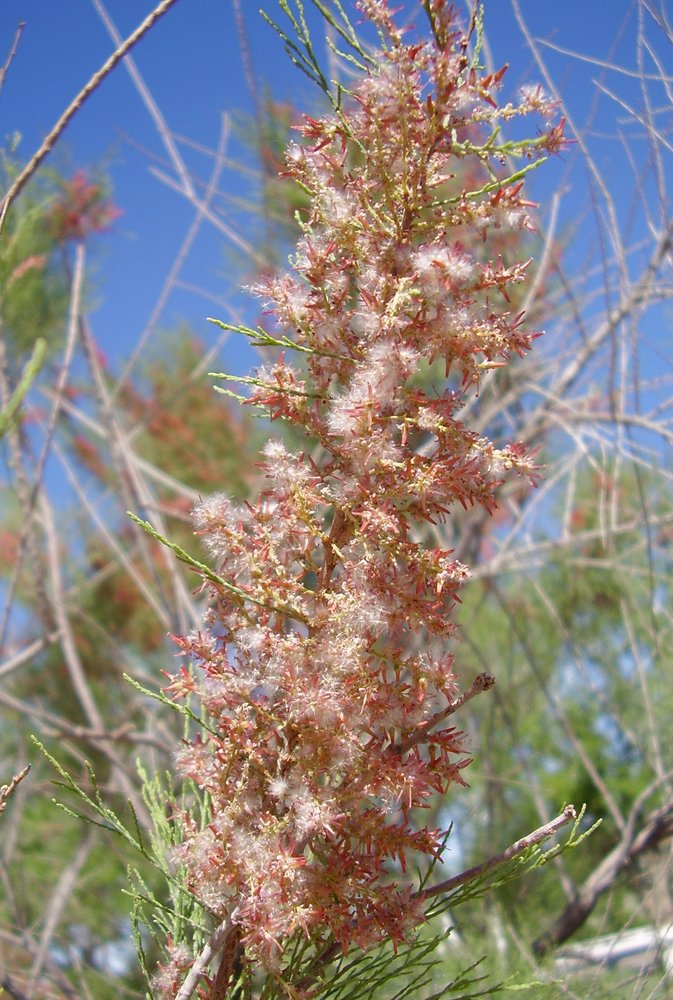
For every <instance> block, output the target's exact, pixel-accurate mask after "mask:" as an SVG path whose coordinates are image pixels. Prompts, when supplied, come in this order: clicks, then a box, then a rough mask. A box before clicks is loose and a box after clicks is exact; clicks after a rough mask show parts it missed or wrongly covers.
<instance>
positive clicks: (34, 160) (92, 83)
mask: <svg viewBox="0 0 673 1000" xmlns="http://www.w3.org/2000/svg"><path fill="white" fill-rule="evenodd" d="M174 3H176V0H161V3H160V4H158V5H157V6H156V7H155V8H154V10H153V11H152V12H151V13H150V14H148V16H147V17H146V18H145V20H144V21H143V22H142V24H140V25H138V27H137V28H136V29H135V31H133V32H132V33H131V34H130V35H129V36H128V38H127V39H126V40H125V41H124V42H122V44H121V45H120V46H119V47H118V48H117V49H116V51H115V52H113V53H112V55H111V56H110V57H109V58H108V59H106V61H105V62H104V63H103V65H102V66H101V68H100V69H99V70H97V71H96V72H95V73H94V75H93V76H92V77H91V79H90V80H89V82H88V83H87V84H86V86H84V87H83V88H82V89H81V90H80V92H79V94H77V96H76V97H75V99H74V100H73V101H72V102H71V103H70V104H69V105H68V107H67V108H66V110H65V111H64V112H63V114H62V115H61V117H60V118H59V120H58V121H57V122H56V124H55V125H54V127H53V128H52V130H51V132H49V134H48V135H47V137H46V138H45V140H44V142H43V143H42V145H41V146H40V148H39V149H38V150H37V152H36V153H34V154H33V156H32V157H31V159H30V160H29V161H28V163H27V164H26V166H25V167H24V168H23V170H22V171H21V172H20V173H19V175H18V176H17V177H16V179H15V180H14V181H13V183H12V185H11V187H10V188H9V190H8V192H7V194H6V195H5V196H4V198H3V199H2V202H0V233H2V228H3V226H4V222H5V218H6V216H7V212H8V211H9V206H10V205H11V203H12V201H13V200H14V199H15V198H16V196H17V195H18V194H19V193H20V192H21V190H22V189H23V187H24V186H25V184H26V183H27V181H28V180H29V179H30V178H31V177H32V176H33V174H34V173H35V171H36V170H37V168H38V167H39V166H40V164H41V163H42V161H43V160H44V159H45V157H47V156H48V155H49V153H50V152H51V150H52V149H53V148H54V144H55V143H56V141H57V139H58V138H59V136H60V135H61V133H62V132H63V130H64V129H65V128H66V126H67V125H68V123H69V121H70V120H71V118H72V117H73V116H74V115H75V114H77V112H78V111H79V109H80V108H81V107H82V105H83V104H84V102H85V101H86V100H87V98H89V97H90V96H91V94H93V92H94V91H95V90H96V88H97V87H99V86H100V84H101V83H102V82H103V80H104V79H105V77H106V76H107V75H108V73H110V72H111V71H112V70H113V69H114V68H115V66H116V65H117V63H118V62H119V61H120V60H121V59H123V58H124V56H125V55H126V53H127V52H130V50H131V49H132V48H133V46H134V45H136V44H137V42H139V41H140V39H141V38H142V37H143V35H145V34H146V33H147V32H148V31H149V30H150V28H151V27H153V25H154V24H156V22H157V21H158V20H159V18H160V17H162V16H163V15H164V14H165V13H166V12H167V11H168V10H169V9H170V8H171V7H172V6H173V4H174Z"/></svg>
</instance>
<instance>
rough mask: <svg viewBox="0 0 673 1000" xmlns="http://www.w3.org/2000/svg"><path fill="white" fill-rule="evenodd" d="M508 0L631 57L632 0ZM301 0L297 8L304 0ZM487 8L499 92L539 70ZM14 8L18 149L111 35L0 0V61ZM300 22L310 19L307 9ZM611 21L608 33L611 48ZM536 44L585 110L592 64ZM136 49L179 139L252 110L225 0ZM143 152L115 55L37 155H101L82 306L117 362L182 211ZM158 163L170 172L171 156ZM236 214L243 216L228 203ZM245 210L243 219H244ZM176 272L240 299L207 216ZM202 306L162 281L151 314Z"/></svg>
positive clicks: (250, 22) (205, 164)
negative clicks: (105, 205)
mask: <svg viewBox="0 0 673 1000" xmlns="http://www.w3.org/2000/svg"><path fill="white" fill-rule="evenodd" d="M241 4H242V7H243V10H244V16H245V20H246V28H247V32H248V35H249V38H250V46H251V51H252V58H253V63H254V70H255V74H256V75H257V77H258V78H259V79H261V80H262V81H265V82H266V84H267V85H268V86H269V87H270V88H271V91H272V93H273V94H274V95H275V96H278V97H282V98H287V99H288V100H291V101H293V102H295V103H296V104H297V105H298V106H299V107H309V108H310V107H311V106H312V105H314V102H315V94H313V93H311V90H310V84H309V83H308V81H307V80H306V79H305V78H304V77H303V76H302V75H301V74H300V73H299V72H298V71H297V70H296V69H295V68H294V67H293V66H291V65H290V63H289V61H288V60H287V58H286V56H285V54H284V52H283V49H282V45H281V44H280V42H279V41H278V39H277V38H276V36H275V35H274V33H273V32H272V31H271V30H270V29H269V27H268V26H267V25H266V24H265V23H264V22H263V21H262V19H261V17H260V16H259V14H258V3H257V0H252V2H251V0H241ZM153 6H154V4H151V3H148V2H147V0H108V2H107V8H108V13H109V15H110V17H111V18H112V19H113V21H114V23H115V24H116V26H117V29H118V30H119V33H120V34H121V35H122V36H124V37H125V36H126V35H127V34H128V33H130V31H131V30H132V29H133V28H134V27H135V26H136V25H137V24H138V23H140V21H141V20H142V19H143V17H144V16H145V15H146V14H147V13H148V12H149V10H151V9H152V7H153ZM265 6H266V9H267V10H269V11H270V12H272V13H273V14H274V15H275V16H278V5H277V2H276V0H265ZM347 6H348V5H347ZM407 6H408V7H413V4H410V3H408V4H407ZM520 6H521V10H522V12H523V15H524V17H525V19H526V21H527V23H528V25H529V27H530V30H531V32H532V33H533V34H534V35H536V36H538V37H540V38H542V39H544V40H548V41H552V42H554V43H555V44H558V45H560V46H562V47H567V48H572V49H575V50H579V51H581V52H583V53H585V54H587V55H591V56H598V57H601V58H605V57H608V56H610V58H614V59H615V60H618V59H623V61H624V62H626V63H630V64H631V65H632V67H633V68H635V62H634V60H635V57H634V55H633V51H632V50H633V44H632V38H633V35H634V32H635V21H634V16H633V6H634V5H633V4H632V3H631V2H630V0H596V2H593V3H587V2H586V0H566V2H565V3H563V4H551V3H542V2H540V0H520ZM307 8H311V4H310V2H308V3H307ZM486 11H487V17H486V27H487V34H488V39H489V44H490V46H491V48H492V51H493V57H494V61H495V63H496V64H498V65H499V64H501V63H502V62H504V61H507V62H509V63H510V70H509V73H508V78H507V79H508V81H509V82H508V84H507V86H506V87H505V95H513V92H514V90H515V88H516V86H518V85H519V84H520V83H523V82H526V81H531V80H537V79H538V78H539V73H538V71H537V70H536V68H535V67H534V65H533V62H532V58H531V55H530V52H529V51H528V49H527V48H526V45H525V42H524V39H523V37H522V35H521V32H520V31H519V29H518V27H517V25H516V22H515V18H514V14H513V11H512V7H511V5H510V0H489V2H487V5H486ZM421 19H422V16H421V17H419V21H420V20H421ZM19 20H22V21H25V22H26V26H25V29H24V32H23V35H22V38H21V42H20V45H19V50H18V53H17V55H16V58H15V60H14V62H13V64H12V66H11V68H10V70H9V73H8V76H7V79H6V82H5V87H4V89H3V91H2V93H1V94H0V108H1V111H2V114H1V118H0V120H1V121H2V133H3V137H5V138H6V137H7V136H10V135H12V134H13V133H14V132H19V133H20V134H21V137H22V138H21V144H20V146H19V152H20V154H21V156H22V157H23V158H27V157H28V156H29V155H30V154H31V153H32V152H33V150H34V149H35V148H36V147H37V146H38V145H39V143H40V141H41V140H42V138H43V136H44V134H45V133H46V132H47V131H48V130H49V129H50V128H51V126H52V125H53V123H54V122H55V121H56V119H57V118H58V116H59V115H60V113H61V112H62V111H63V109H64V107H65V106H66V105H67V104H68V103H69V101H70V100H71V99H72V98H73V96H74V95H75V94H76V93H77V92H78V90H79V89H80V88H81V87H82V85H83V84H84V83H85V82H86V81H87V80H88V78H89V77H90V76H91V74H92V73H93V72H94V71H95V70H96V69H97V68H98V67H99V66H100V65H101V64H102V63H103V61H104V60H105V59H106V58H107V56H108V55H109V54H110V52H111V51H112V49H113V47H114V46H113V43H112V41H111V39H110V37H109V35H108V34H107V31H106V29H105V27H104V25H103V23H102V20H101V18H100V16H99V14H98V13H97V11H96V9H95V6H94V0H49V2H45V0H4V2H3V17H2V21H1V23H0V59H1V60H2V61H3V62H4V58H5V55H4V54H5V53H6V52H7V51H8V49H9V46H10V43H11V39H12V37H13V34H14V31H15V27H16V24H17V22H18V21H19ZM312 22H313V23H314V24H316V25H317V23H318V22H317V19H316V17H315V16H313V17H312ZM620 31H621V32H622V38H621V42H620V43H618V46H617V49H616V51H615V52H613V53H612V54H611V47H612V46H613V42H614V39H615V38H616V37H618V36H619V34H620ZM316 37H319V33H318V31H316ZM547 55H548V57H549V60H550V66H551V68H552V70H553V72H554V75H555V78H556V80H557V82H558V83H559V85H560V86H561V88H562V91H563V94H564V97H565V99H566V100H567V101H568V103H569V105H570V107H571V109H572V110H573V113H574V114H576V115H577V117H578V120H579V121H581V122H583V121H584V119H585V118H586V116H587V114H588V113H589V111H590V105H591V100H592V94H593V92H594V91H593V88H592V83H591V80H592V78H594V77H596V76H597V75H598V73H599V70H598V69H597V67H596V66H594V65H589V64H586V63H583V62H578V61H577V60H575V59H571V58H569V57H568V56H564V55H562V54H556V53H553V52H550V51H549V50H547ZM134 58H135V59H136V61H137V65H138V67H139V69H140V71H141V73H142V75H143V77H144V79H145V82H146V83H147V85H148V87H149V89H150V90H151V92H152V95H153V96H154V98H155V100H156V102H157V104H158V105H159V107H160V108H161V110H162V113H163V115H164V117H165V119H166V122H167V124H168V127H169V128H170V129H171V130H172V131H173V132H175V133H177V134H178V135H180V136H185V137H187V138H188V139H189V140H191V141H192V142H193V143H196V144H199V145H201V146H203V147H205V148H206V149H212V148H213V147H214V146H215V145H216V143H217V140H218V135H219V129H220V125H221V116H222V112H223V111H224V112H228V113H231V114H234V115H236V114H237V113H238V112H240V111H241V110H242V111H243V112H246V113H250V110H251V102H250V95H249V93H248V91H247V87H246V82H245V74H244V70H243V65H242V61H241V56H240V51H239V43H238V38H237V34H236V29H235V23H234V16H233V11H232V4H231V0H178V3H177V4H176V5H175V6H174V7H173V8H172V9H171V10H170V11H169V12H168V14H167V15H166V16H165V17H164V18H163V19H162V20H161V21H160V22H159V23H158V24H157V25H156V26H155V28H154V29H153V30H152V31H151V32H150V34H149V35H147V36H146V37H145V38H144V39H143V40H142V41H141V42H140V44H139V45H138V47H137V48H136V49H135V50H134ZM604 105H605V102H604ZM614 111H615V108H614V107H613V108H612V111H610V108H607V110H605V111H602V112H599V116H598V124H599V126H600V127H601V128H602V130H603V131H604V132H610V131H612V132H613V133H614V122H613V120H612V119H610V121H609V122H608V117H606V116H609V115H610V114H612V115H613V117H614ZM595 141H596V143H597V146H598V150H599V156H602V157H603V160H604V163H605V170H606V176H608V177H609V182H610V183H611V184H612V185H613V186H614V187H615V188H616V189H617V190H621V189H622V187H624V185H628V183H629V180H628V177H627V173H626V172H625V168H624V165H623V163H622V162H620V161H616V160H615V157H614V155H613V152H611V150H612V147H611V145H610V144H609V143H607V141H605V142H604V140H602V139H600V138H597V139H596V140H595ZM601 143H603V144H604V146H605V148H604V150H603V151H601ZM179 148H180V150H181V153H182V154H183V155H184V158H185V161H186V163H187V166H188V168H189V170H190V171H193V173H194V176H195V177H196V178H199V179H200V180H202V181H205V180H206V179H207V176H208V172H209V169H210V165H211V162H212V160H211V158H210V157H209V156H208V155H207V154H204V153H201V152H198V151H195V150H193V149H190V148H188V147H187V146H186V145H184V144H179ZM228 150H229V153H230V155H231V156H233V157H234V158H238V159H241V158H244V156H245V153H244V150H243V148H242V147H241V145H240V143H239V141H238V139H237V138H236V137H235V136H233V135H232V136H231V138H230V142H229V146H228ZM153 157H158V158H159V159H160V160H162V161H165V158H166V156H165V151H164V149H163V147H162V144H161V141H160V138H159V137H158V135H157V132H156V129H155V126H154V124H153V122H152V120H151V119H150V117H149V115H148V113H147V110H146V109H145V107H144V106H143V104H142V101H141V100H140V98H139V96H138V93H137V91H136V89H135V88H134V85H133V83H132V82H131V80H130V78H129V75H128V73H127V72H126V70H125V68H124V67H123V66H118V67H117V68H116V69H115V70H114V71H113V73H112V74H111V75H110V76H109V77H108V78H107V79H106V80H105V81H104V83H103V85H102V86H101V87H100V89H99V90H98V91H97V92H96V93H95V94H94V95H93V96H92V98H91V99H90V101H89V102H88V103H87V104H86V105H85V106H84V107H83V108H82V109H81V111H80V112H79V113H78V115H77V116H76V117H75V119H74V121H73V122H72V123H71V125H70V126H69V127H68V129H67V131H66V133H65V134H64V136H63V137H62V139H61V140H60V142H59V144H58V146H57V148H56V149H55V150H54V152H53V154H52V156H51V163H52V164H53V165H54V166H56V167H58V168H60V169H62V170H63V171H64V172H66V173H70V172H72V171H73V170H74V169H75V168H76V167H84V168H85V169H91V168H96V167H99V166H102V167H104V168H105V170H106V171H107V173H108V174H109V176H110V178H111V181H112V186H113V191H114V198H115V201H116V203H117V204H118V205H119V206H120V208H121V209H122V211H123V215H122V217H121V218H120V219H119V220H118V222H117V223H116V224H115V226H114V229H113V231H112V233H111V234H109V235H108V236H106V237H104V238H102V239H99V240H98V241H97V244H96V246H95V248H94V252H93V255H92V256H93V261H92V263H93V265H94V272H95V288H96V293H95V296H94V302H95V310H94V311H93V313H92V315H91V321H92V325H93V329H94V333H95V335H96V337H97V338H98V340H99V343H100V344H101V346H102V348H103V350H104V351H105V353H106V354H107V356H108V357H109V359H110V360H111V362H113V363H114V364H115V365H119V364H123V362H124V359H125V358H126V357H127V356H128V354H129V352H130V350H131V349H132V347H133V345H134V344H135V343H136V341H137V338H138V336H139V334H140V332H141V331H142V330H143V328H144V327H145V324H146V323H147V320H148V318H149V316H150V314H151V313H152V309H153V307H154V305H155V302H156V300H157V296H158V295H159V292H160V290H161V287H162V284H163V282H164V279H165V277H166V274H167V272H168V270H169V268H170V266H171V264H172V262H173V260H174V257H175V254H176V252H177V250H178V248H179V246H180V244H181V242H182V240H183V238H184V235H185V233H186V232H187V230H188V228H189V226H190V223H191V221H192V219H193V215H194V212H193V209H192V208H191V207H190V205H189V204H188V203H187V202H186V201H185V199H184V198H183V197H182V196H181V195H179V194H178V193H176V192H175V191H173V190H171V189H170V188H169V187H167V186H166V185H165V184H163V183H161V181H159V180H158V179H157V178H156V177H155V176H154V175H153V174H152V172H151V169H150V168H151V167H152V166H156V165H157V163H158V162H159V161H157V160H155V159H153ZM573 159H574V154H573V153H572V152H571V153H569V154H567V155H566V156H565V157H564V159H563V160H560V159H559V160H557V161H555V162H553V163H551V164H548V165H547V166H545V167H543V168H542V171H538V172H537V175H536V177H535V180H534V185H533V189H534V191H535V192H537V194H538V197H540V198H541V199H542V200H543V201H544V198H545V195H546V194H548V193H549V192H551V191H553V190H554V189H555V188H556V187H557V186H558V184H559V183H560V182H563V183H564V184H566V185H570V186H571V187H572V186H574V187H575V189H576V192H577V193H576V198H577V199H579V200H577V201H575V202H574V204H575V206H576V209H575V210H578V206H579V205H580V203H581V199H582V198H586V191H581V190H580V187H579V185H580V181H579V180H578V179H576V178H572V179H571V178H569V177H568V176H567V171H568V170H569V169H570V167H571V166H572V162H573ZM165 169H166V171H167V172H168V173H171V170H170V168H169V167H165ZM220 187H221V189H222V190H224V191H228V192H229V193H231V194H234V195H235V194H239V195H240V194H241V193H243V192H244V188H243V187H242V182H241V176H240V174H239V173H238V172H237V171H236V170H233V169H231V170H225V171H224V173H223V175H222V180H221V185H220ZM572 197H573V196H571V201H570V204H571V205H572V204H573V201H572ZM237 224H238V225H239V226H240V225H241V220H240V218H239V220H238V223H237ZM245 225H246V224H245V222H244V221H243V223H242V227H243V230H244V229H245ZM181 277H182V278H183V280H184V281H186V282H187V283H189V284H190V285H197V286H199V287H200V288H202V289H204V290H206V294H207V295H208V296H212V297H213V299H218V298H219V299H222V300H224V302H227V303H229V304H234V305H236V304H238V305H241V304H242V303H243V302H244V300H243V299H242V298H240V297H239V296H237V295H236V293H235V289H236V287H237V284H238V282H239V280H240V277H241V274H240V273H236V271H235V269H233V268H232V262H231V256H230V250H229V248H228V247H227V246H226V241H225V240H224V239H223V237H222V236H221V235H220V234H219V233H217V232H215V231H214V230H213V228H212V227H211V226H209V225H208V224H204V225H203V226H202V228H201V231H200V234H199V237H198V239H197V241H196V243H195V245H194V247H193V249H192V252H191V253H190V256H189V258H188V260H187V262H186V264H185V266H184V269H183V271H182V275H181ZM212 313H215V314H216V315H224V307H218V305H217V304H216V303H215V302H214V301H212V300H210V299H208V298H207V297H205V296H202V295H199V294H194V293H193V292H187V291H185V290H176V291H175V292H174V294H173V295H172V296H171V298H170V300H169V302H168V303H167V307H166V309H165V310H164V312H163V314H162V318H161V325H163V326H171V325H173V324H174V323H175V322H177V321H179V320H186V321H188V322H189V323H190V324H191V325H192V326H193V327H194V329H195V330H196V331H197V332H198V333H199V334H200V335H201V336H202V337H203V339H204V340H206V341H208V340H209V339H211V340H212V338H213V336H214V333H213V328H212V327H210V326H208V325H207V324H206V323H205V317H206V316H207V315H209V314H212ZM235 354H236V348H235V347H234V346H233V345H232V346H231V347H230V348H228V351H227V354H225V359H224V363H227V364H234V365H238V361H239V360H240V359H237V358H236V357H235V356H234V355H235Z"/></svg>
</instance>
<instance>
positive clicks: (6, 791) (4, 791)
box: [0, 764, 30, 814]
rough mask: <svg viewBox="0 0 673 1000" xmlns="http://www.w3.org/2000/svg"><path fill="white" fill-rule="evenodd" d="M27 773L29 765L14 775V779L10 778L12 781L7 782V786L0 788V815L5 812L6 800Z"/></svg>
mask: <svg viewBox="0 0 673 1000" xmlns="http://www.w3.org/2000/svg"><path fill="white" fill-rule="evenodd" d="M29 771H30V764H26V766H25V767H24V768H23V770H21V771H19V773H18V774H15V775H14V777H13V778H12V780H11V781H10V782H9V784H8V785H1V786H0V814H1V813H3V812H4V811H5V808H6V806H7V799H8V798H9V796H10V795H11V794H12V792H13V791H14V789H15V788H16V786H17V785H18V784H19V783H20V782H22V781H23V779H24V778H25V777H26V775H27V774H28V772H29Z"/></svg>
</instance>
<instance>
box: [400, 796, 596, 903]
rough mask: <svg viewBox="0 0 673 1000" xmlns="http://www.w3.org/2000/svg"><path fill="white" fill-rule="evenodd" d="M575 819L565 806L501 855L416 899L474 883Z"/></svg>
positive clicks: (571, 808)
mask: <svg viewBox="0 0 673 1000" xmlns="http://www.w3.org/2000/svg"><path fill="white" fill-rule="evenodd" d="M576 819H577V812H576V811H575V807H574V806H570V805H568V806H566V807H565V809H564V810H563V812H562V813H560V814H559V815H558V816H557V817H556V818H555V819H552V820H550V821H549V822H548V823H545V824H544V826H540V827H538V828H537V830H533V832H532V833H529V834H528V835H527V836H525V837H521V839H520V840H517V841H515V842H514V843H513V844H510V846H509V847H508V848H507V850H505V851H503V852H502V853H501V854H496V855H495V857H492V858H489V859H488V860H487V861H482V862H481V864H479V865H473V866H472V867H471V868H468V869H466V870H465V871H464V872H460V874H458V875H453V876H452V877H451V878H447V879H445V880H444V881H443V882H438V883H437V884H436V885H431V886H428V887H427V888H426V889H421V890H420V892H417V893H416V896H417V898H420V899H429V898H430V897H432V896H443V895H445V894H446V893H447V892H451V891H452V890H453V889H457V888H458V886H461V885H466V884H467V883H468V882H474V880H475V879H479V878H482V877H483V876H484V875H486V874H488V872H490V871H493V869H494V868H500V867H501V866H502V865H505V864H507V862H508V861H513V860H514V858H517V857H518V856H519V855H520V854H523V853H524V851H527V850H528V849H529V848H531V847H537V845H538V844H542V843H544V841H545V840H549V838H550V837H553V836H554V834H555V833H558V831H559V830H561V829H562V828H563V827H564V826H567V825H568V823H572V822H573V821H574V820H576Z"/></svg>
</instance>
